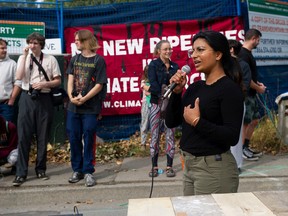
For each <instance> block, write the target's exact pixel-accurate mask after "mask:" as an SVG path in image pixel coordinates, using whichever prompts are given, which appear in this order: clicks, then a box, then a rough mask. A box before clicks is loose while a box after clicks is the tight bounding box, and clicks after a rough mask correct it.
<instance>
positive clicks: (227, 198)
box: [212, 193, 275, 216]
mask: <svg viewBox="0 0 288 216" xmlns="http://www.w3.org/2000/svg"><path fill="white" fill-rule="evenodd" d="M212 196H213V198H214V199H215V201H216V203H218V205H219V207H220V208H221V209H222V211H223V213H224V215H226V216H231V215H233V216H244V215H245V216H275V214H273V212H272V211H271V210H270V209H269V208H267V207H266V206H265V205H264V204H263V203H262V202H261V201H260V200H259V199H258V198H257V197H256V196H255V195H254V194H253V193H231V194H212Z"/></svg>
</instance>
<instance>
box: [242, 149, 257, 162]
mask: <svg viewBox="0 0 288 216" xmlns="http://www.w3.org/2000/svg"><path fill="white" fill-rule="evenodd" d="M242 157H243V158H244V159H245V160H247V161H257V160H258V159H259V157H256V156H254V155H253V153H252V152H250V151H249V150H248V149H247V148H244V149H243V152H242Z"/></svg>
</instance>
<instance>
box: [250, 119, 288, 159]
mask: <svg viewBox="0 0 288 216" xmlns="http://www.w3.org/2000/svg"><path fill="white" fill-rule="evenodd" d="M251 145H252V147H253V148H255V149H257V150H260V151H264V152H265V153H270V154H273V155H275V154H278V153H283V152H287V151H288V146H287V145H285V144H284V142H283V140H282V139H281V137H280V135H279V132H278V131H277V116H276V114H273V115H271V116H270V118H268V116H264V117H263V118H262V119H261V120H260V122H259V124H258V126H257V128H256V129H255V131H254V134H253V136H252V139H251Z"/></svg>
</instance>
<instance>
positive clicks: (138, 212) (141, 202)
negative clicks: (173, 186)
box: [127, 197, 175, 216]
mask: <svg viewBox="0 0 288 216" xmlns="http://www.w3.org/2000/svg"><path fill="white" fill-rule="evenodd" d="M160 215H165V216H175V213H174V209H173V206H172V202H171V199H170V198H169V197H163V198H150V199H148V198H147V199H129V204H128V213H127V216H160Z"/></svg>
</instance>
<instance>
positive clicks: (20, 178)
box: [13, 176, 26, 187]
mask: <svg viewBox="0 0 288 216" xmlns="http://www.w3.org/2000/svg"><path fill="white" fill-rule="evenodd" d="M25 181H26V176H16V177H15V179H14V181H13V186H15V187H18V186H20V185H21V184H23V183H24V182H25Z"/></svg>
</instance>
